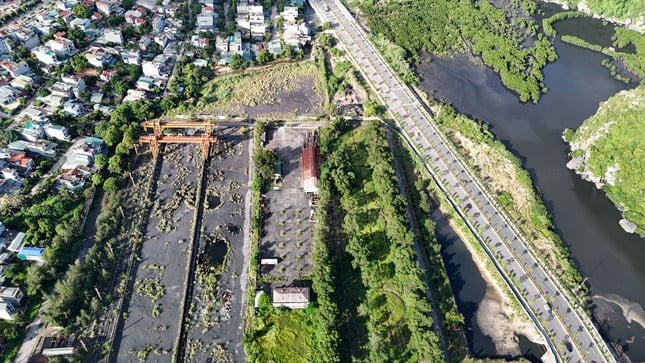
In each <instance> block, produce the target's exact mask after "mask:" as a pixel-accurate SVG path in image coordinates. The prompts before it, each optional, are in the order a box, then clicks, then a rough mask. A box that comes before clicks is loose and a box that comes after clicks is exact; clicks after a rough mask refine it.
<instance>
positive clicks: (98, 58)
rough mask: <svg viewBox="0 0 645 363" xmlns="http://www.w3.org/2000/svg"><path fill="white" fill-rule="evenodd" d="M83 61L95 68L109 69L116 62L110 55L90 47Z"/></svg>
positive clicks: (100, 49)
mask: <svg viewBox="0 0 645 363" xmlns="http://www.w3.org/2000/svg"><path fill="white" fill-rule="evenodd" d="M85 59H87V61H88V63H89V64H91V65H92V66H93V67H96V68H103V67H109V66H110V65H112V64H114V62H116V59H115V58H114V56H113V55H112V54H111V53H108V52H106V51H105V50H103V49H102V48H98V47H92V49H90V51H89V52H87V53H85Z"/></svg>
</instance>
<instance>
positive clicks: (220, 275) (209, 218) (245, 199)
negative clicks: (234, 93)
mask: <svg viewBox="0 0 645 363" xmlns="http://www.w3.org/2000/svg"><path fill="white" fill-rule="evenodd" d="M238 131H239V130H238V128H233V127H231V128H220V129H217V130H216V132H215V134H216V135H217V137H218V138H219V140H220V143H219V144H218V145H217V146H216V147H215V148H214V149H215V150H213V151H212V154H211V155H212V156H211V158H210V161H209V164H208V169H207V170H206V182H207V184H206V194H205V200H204V212H203V218H202V229H201V234H200V239H199V242H198V248H197V250H196V251H197V252H196V253H197V268H196V273H195V284H194V289H193V291H192V302H191V304H190V307H189V313H190V323H189V324H188V326H187V332H188V338H187V340H186V349H185V356H184V359H185V361H186V362H233V361H236V362H244V360H245V357H244V349H243V347H242V335H243V319H242V313H243V306H244V302H245V299H244V296H243V291H244V290H245V286H243V284H244V282H242V281H240V277H241V276H243V275H244V274H243V271H244V269H245V260H246V258H247V256H248V252H247V251H246V250H245V249H246V248H248V246H246V245H245V243H244V242H245V241H244V239H245V233H244V229H245V223H246V222H247V221H245V208H246V206H245V204H246V203H249V202H250V194H249V175H248V172H249V169H248V168H249V162H250V160H249V142H250V141H249V139H248V138H247V137H246V136H243V135H241V134H240V133H239V132H238Z"/></svg>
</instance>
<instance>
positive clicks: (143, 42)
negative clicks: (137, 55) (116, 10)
mask: <svg viewBox="0 0 645 363" xmlns="http://www.w3.org/2000/svg"><path fill="white" fill-rule="evenodd" d="M150 44H152V37H151V36H150V35H142V36H141V38H139V49H141V50H146V49H148V47H149V46H150ZM137 64H138V63H137Z"/></svg>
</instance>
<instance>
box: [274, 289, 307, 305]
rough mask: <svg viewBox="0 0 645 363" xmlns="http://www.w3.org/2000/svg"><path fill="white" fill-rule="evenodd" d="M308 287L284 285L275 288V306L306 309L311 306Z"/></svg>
mask: <svg viewBox="0 0 645 363" xmlns="http://www.w3.org/2000/svg"><path fill="white" fill-rule="evenodd" d="M309 293H310V291H309V288H308V287H282V288H277V289H273V306H276V307H277V306H284V307H287V308H290V309H305V308H306V307H307V306H309Z"/></svg>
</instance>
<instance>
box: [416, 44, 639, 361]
mask: <svg viewBox="0 0 645 363" xmlns="http://www.w3.org/2000/svg"><path fill="white" fill-rule="evenodd" d="M555 46H556V49H557V51H558V56H559V59H558V61H557V62H555V63H553V64H550V65H548V66H547V67H546V68H545V70H544V74H545V84H546V86H547V87H548V88H549V92H547V94H546V95H544V96H543V97H542V99H541V100H540V102H539V103H538V104H537V105H534V104H522V103H520V102H519V101H518V99H517V97H516V96H515V95H514V94H512V93H511V92H509V91H508V90H506V89H505V88H504V87H503V86H502V84H501V82H500V80H499V77H498V76H496V75H495V74H494V73H493V72H491V71H490V70H488V69H485V68H482V67H479V66H475V65H473V64H472V63H470V62H469V61H468V60H466V59H461V58H455V59H441V58H435V59H433V60H432V62H429V63H423V64H422V65H421V66H420V67H419V72H420V74H421V76H422V82H421V88H422V89H424V90H427V91H432V92H433V93H434V96H435V98H437V99H444V100H445V101H447V102H449V103H451V104H453V105H454V106H455V108H456V109H457V110H458V111H460V112H462V113H465V114H468V115H470V116H472V117H475V118H478V119H481V120H483V121H485V122H486V123H488V124H489V125H490V127H491V130H492V131H493V132H494V133H495V135H496V136H497V137H498V138H499V139H501V140H502V141H503V142H504V143H505V144H506V145H507V146H508V147H509V148H510V149H511V150H512V151H513V152H514V153H515V154H516V155H518V156H519V157H520V158H521V159H522V160H523V162H524V166H525V167H526V168H527V169H528V170H529V171H530V173H531V174H532V176H533V178H534V181H535V183H536V185H537V187H538V189H539V191H540V193H541V194H542V197H543V199H544V201H545V203H546V205H547V207H548V209H549V211H550V213H551V215H552V216H553V219H554V223H555V225H556V228H557V231H558V233H559V235H560V236H561V237H562V239H563V240H564V241H565V243H566V244H567V245H568V246H569V247H570V250H571V253H572V255H573V258H574V260H575V262H576V263H577V264H578V266H579V268H580V270H581V272H582V273H583V274H584V275H585V276H586V277H589V280H588V283H589V285H590V287H591V292H592V296H593V302H594V316H595V317H596V319H597V320H598V321H600V322H601V323H602V325H603V328H604V329H603V333H604V334H605V335H607V336H608V337H609V339H610V340H611V341H613V342H614V343H617V344H620V345H622V346H623V347H624V348H625V350H626V351H627V355H628V356H629V357H630V358H631V359H632V361H634V362H643V361H645V328H644V325H645V311H643V306H645V263H643V257H644V256H645V239H641V238H639V237H638V236H636V235H632V234H628V233H625V232H624V231H623V230H622V229H621V228H620V226H619V225H618V220H619V219H620V218H621V217H620V214H619V213H618V211H617V210H616V208H615V207H614V206H613V204H611V202H610V201H609V200H608V199H607V198H606V197H605V196H604V194H603V193H602V192H601V191H599V190H596V189H595V188H594V186H593V185H592V184H591V183H589V182H585V181H583V180H581V179H580V177H578V176H577V175H576V174H574V173H573V172H572V171H570V170H568V169H567V168H566V166H565V165H566V163H567V151H568V150H567V146H566V144H565V143H564V142H563V141H562V139H561V135H562V131H563V130H564V129H565V128H567V127H568V128H577V127H578V126H580V124H581V123H582V122H583V121H584V120H585V119H586V118H588V117H589V116H591V115H593V114H594V113H595V112H596V110H597V108H598V103H599V102H602V101H604V100H606V99H607V98H609V97H610V96H611V95H613V94H615V93H616V92H619V91H621V90H623V89H625V88H628V87H629V86H628V85H625V84H623V83H621V82H618V81H617V80H615V79H613V78H612V77H611V76H610V75H609V74H608V72H607V70H606V69H605V68H604V67H602V66H601V64H600V61H601V60H602V59H603V58H604V56H603V55H602V54H599V53H595V52H592V51H589V50H586V49H582V48H579V47H576V46H572V45H569V44H565V43H562V42H560V41H558V40H556V42H555ZM461 275H462V276H465V275H464V273H463V272H461ZM476 299H477V297H476V296H473V299H472V300H471V301H473V302H474V303H476V302H477V300H476ZM479 299H481V297H479Z"/></svg>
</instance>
